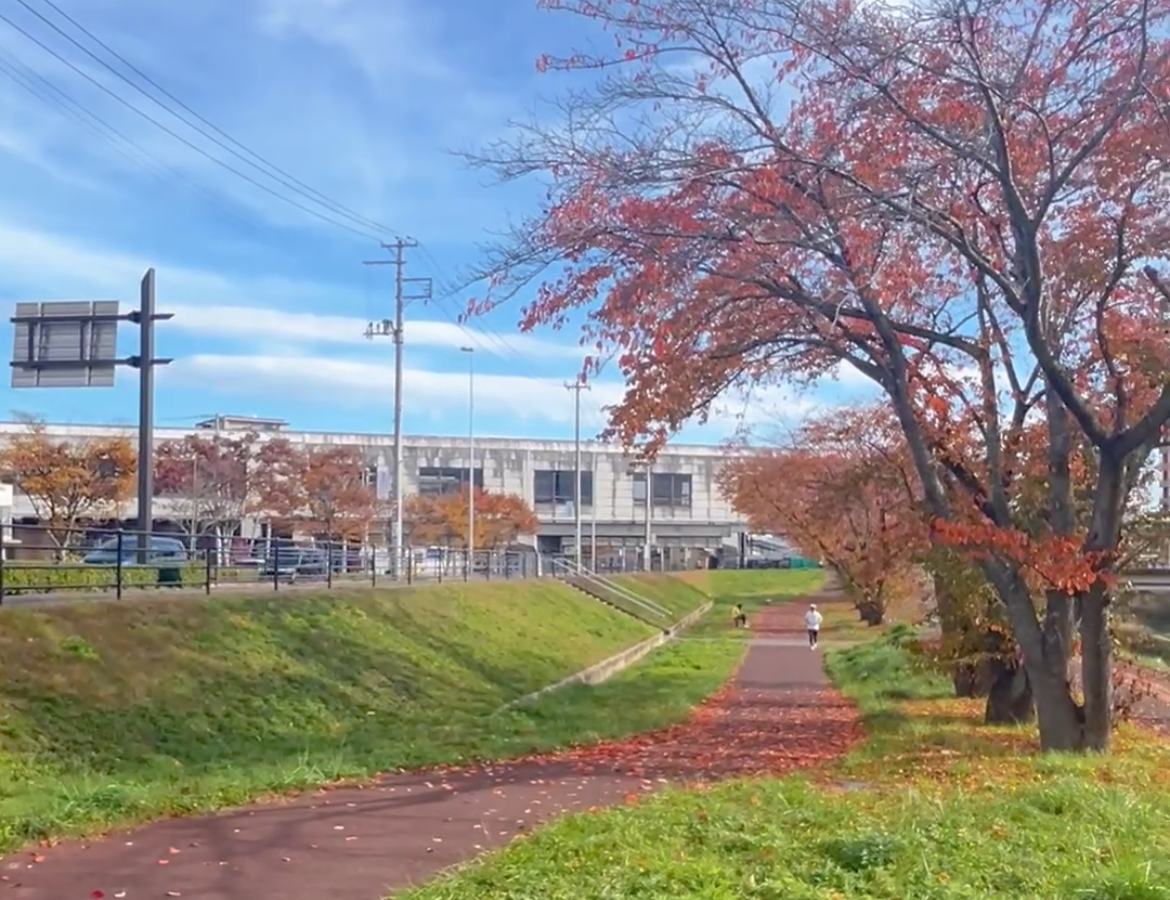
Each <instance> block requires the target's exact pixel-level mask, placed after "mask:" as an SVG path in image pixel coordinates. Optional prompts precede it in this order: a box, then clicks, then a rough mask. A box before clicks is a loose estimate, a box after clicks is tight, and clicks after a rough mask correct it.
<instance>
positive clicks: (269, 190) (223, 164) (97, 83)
mask: <svg viewBox="0 0 1170 900" xmlns="http://www.w3.org/2000/svg"><path fill="white" fill-rule="evenodd" d="M0 22H4V23H5V24H7V25H8V27H10V28H12V29H13V30H14V31H16V32H18V33H19V34H21V35H23V36H24V37H25V38H26V39H27V40H29V41H31V42H32V43H34V44H36V45H37V46H38V47H40V48H41V49H42V50H44V51H45V52H46V53H48V54H49V55H50V56H52V57H53V58H54V59H56V60H57V61H58V62H60V63H63V64H64V65H65V66H67V67H69V68H70V69H72V70H73V71H74V72H76V73H77V74H78V75H80V76H81V77H82V78H84V79H85V80H86V81H88V82H89V83H90V84H92V85H94V87H96V88H98V89H99V90H100V91H102V92H103V93H105V94H107V95H109V96H110V97H112V98H113V99H114V100H117V101H118V102H119V103H120V104H122V105H123V106H125V107H126V108H127V109H129V110H130V111H131V112H133V113H135V114H136V115H138V116H140V117H142V118H143V119H145V120H146V121H148V122H150V123H151V124H152V125H154V126H155V127H156V128H158V129H160V130H161V131H163V132H165V133H166V134H168V135H170V136H171V137H173V138H174V139H175V140H177V141H179V142H180V143H181V144H183V145H184V146H186V147H188V148H190V149H191V150H194V151H195V152H196V153H198V154H199V155H200V156H203V157H205V158H207V159H209V160H211V162H213V163H215V164H216V165H217V166H220V167H221V168H223V169H225V170H227V171H228V172H231V173H232V174H233V175H236V176H237V177H239V178H242V179H243V180H244V181H246V182H248V183H249V184H251V185H254V186H255V187H258V188H260V190H262V191H264V192H265V193H268V194H271V195H272V196H273V197H276V198H277V199H278V200H283V201H284V202H285V203H287V204H289V205H290V206H294V207H296V208H297V209H299V210H301V211H302V212H306V213H308V214H309V215H311V216H316V217H317V218H318V219H321V220H322V221H324V222H328V223H329V224H331V225H334V226H336V227H338V228H342V229H344V230H345V231H348V232H350V233H351V234H356V235H358V236H359V237H363V238H374V239H377V238H378V235H377V234H374V233H372V232H370V231H363V230H359V229H357V228H353V227H351V226H349V225H346V224H345V223H344V222H339V221H338V220H337V219H333V218H331V217H329V216H327V215H325V214H324V213H321V212H318V211H317V210H315V209H312V208H311V207H308V206H305V205H304V204H303V203H299V202H297V201H296V200H294V199H292V198H291V197H286V196H285V195H283V194H281V193H279V192H278V191H275V190H273V189H272V188H270V187H269V186H268V185H266V184H264V183H262V182H260V181H257V180H256V179H255V178H253V177H251V176H250V175H247V174H245V173H244V172H241V171H240V170H239V169H236V168H233V167H232V166H231V165H229V164H228V163H226V162H224V161H223V160H222V159H220V158H219V157H217V156H213V155H212V154H210V153H208V152H207V151H206V150H204V149H203V148H202V147H200V146H199V145H198V144H195V143H194V142H192V141H190V140H188V139H187V138H185V137H183V136H182V135H181V134H179V133H178V132H176V131H175V130H174V129H173V128H169V127H167V126H166V125H164V124H163V123H162V122H160V121H158V119H156V118H154V117H153V116H151V115H150V114H149V113H147V112H143V111H142V110H141V109H139V108H138V107H137V106H135V105H134V104H133V103H131V102H130V101H129V100H127V99H126V98H125V97H122V96H120V95H119V94H117V93H116V92H114V91H112V90H111V89H110V88H108V87H106V86H105V85H104V84H102V83H101V82H100V81H98V80H97V79H96V78H94V77H93V76H92V75H90V74H89V73H88V72H86V71H84V70H83V69H81V68H80V67H79V66H77V65H75V64H74V63H73V62H71V61H70V60H68V59H66V58H65V57H63V56H62V55H61V54H60V53H58V52H57V51H56V50H54V49H53V48H52V47H49V46H48V45H47V44H45V43H44V42H43V41H41V40H40V39H39V38H37V37H36V36H35V35H32V34H30V33H29V32H28V31H26V30H25V29H24V28H22V27H21V26H19V25H17V24H16V23H15V22H13V21H12V19H10V18H8V16H6V15H4V14H3V13H0Z"/></svg>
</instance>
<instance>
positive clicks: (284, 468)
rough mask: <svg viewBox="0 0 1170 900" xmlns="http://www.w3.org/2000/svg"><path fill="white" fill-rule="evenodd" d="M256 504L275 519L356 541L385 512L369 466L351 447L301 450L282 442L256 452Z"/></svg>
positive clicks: (332, 537) (301, 448) (284, 441)
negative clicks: (369, 477)
mask: <svg viewBox="0 0 1170 900" xmlns="http://www.w3.org/2000/svg"><path fill="white" fill-rule="evenodd" d="M255 484H256V505H257V507H258V508H259V509H261V510H263V511H265V512H267V513H268V514H269V515H271V516H272V517H273V518H274V519H275V520H276V521H279V522H284V523H286V524H288V523H294V522H295V523H299V524H303V525H305V526H308V527H311V528H312V529H313V530H315V531H317V532H318V533H320V534H323V535H324V536H325V537H327V538H329V539H331V540H343V539H344V540H357V539H361V538H363V537H364V536H365V534H366V533H367V532H368V529H369V526H370V523H371V522H373V521H374V519H375V518H376V517H377V516H378V515H379V513H380V511H381V510H380V505H379V503H378V500H377V495H376V493H375V491H374V488H373V487H372V486H370V485H368V484H367V483H366V463H365V458H364V457H363V456H362V454H361V452H360V451H359V450H357V449H355V448H352V447H329V448H316V447H297V446H295V445H293V444H292V443H291V442H290V441H288V440H286V439H284V438H281V439H278V440H274V441H269V442H267V443H266V444H264V445H263V446H262V447H261V449H260V452H259V453H258V454H257V471H256V475H255Z"/></svg>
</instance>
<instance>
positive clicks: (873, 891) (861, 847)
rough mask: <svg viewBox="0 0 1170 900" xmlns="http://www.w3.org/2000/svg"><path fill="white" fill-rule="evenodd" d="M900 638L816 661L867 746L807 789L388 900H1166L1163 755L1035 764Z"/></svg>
mask: <svg viewBox="0 0 1170 900" xmlns="http://www.w3.org/2000/svg"><path fill="white" fill-rule="evenodd" d="M905 636H906V632H905V631H902V630H897V631H895V632H893V633H892V634H891V635H889V636H886V637H884V638H881V639H879V640H878V641H874V642H870V643H867V644H864V645H861V646H858V647H855V648H851V649H848V650H841V651H836V652H834V653H832V654H830V658H829V662H830V670H831V671H832V673H833V676H834V678H835V679H836V681H837V682H838V684H839V685H840V686H841V687H842V688H843V689H844V690H845V691H846V692H847V693H848V694H849V695H850V696H852V697H853V698H854V699H855V700H856V701H857V702H858V704H859V706H860V708H861V710H862V712H863V714H864V715H865V716H866V719H867V721H868V724H869V728H870V731H871V737H870V739H869V740H868V741H867V742H866V743H865V744H863V745H862V746H861V747H860V748H859V749H858V750H857V751H855V752H854V753H853V754H851V755H850V756H849V757H848V758H847V759H846V760H845V761H844V762H842V763H840V764H837V765H834V766H833V767H831V768H828V769H825V770H822V771H819V772H815V773H813V774H812V775H809V776H805V777H803V778H790V779H785V780H777V781H743V782H738V783H731V784H726V785H722V786H719V787H716V788H712V789H709V790H704V791H682V790H678V791H673V792H669V793H664V794H661V795H659V796H657V797H654V798H652V799H650V800H648V801H645V802H644V803H642V804H640V805H637V806H634V807H624V808H620V809H613V810H609V811H606V812H603V813H599V814H592V815H583V816H575V817H572V818H567V819H563V820H561V821H560V822H558V823H556V824H554V825H553V826H551V827H549V828H547V829H545V830H543V831H541V832H538V833H537V834H535V835H533V836H531V837H529V838H526V839H524V840H522V841H518V842H517V843H514V844H513V845H511V846H510V847H509V848H507V849H506V850H504V851H503V852H501V853H499V854H497V855H495V856H493V857H490V858H488V859H487V860H485V861H484V862H481V863H478V864H475V865H473V866H470V867H468V868H467V869H465V870H463V871H461V872H459V873H457V874H455V875H453V876H450V877H448V878H445V879H441V880H438V881H436V882H434V883H432V884H430V885H428V886H425V887H423V888H422V889H421V890H418V891H415V892H412V893H408V894H406V895H404V896H403V895H399V897H398V898H397V900H454V898H464V897H475V898H477V900H528V898H534V900H535V898H543V900H593V898H600V897H604V898H606V900H643V898H657V897H671V898H675V900H745V898H747V900H1007V898H1012V900H1057V898H1079V900H1167V898H1170V751H1168V749H1167V746H1166V745H1165V744H1164V743H1162V742H1160V741H1159V740H1158V739H1157V738H1155V737H1153V736H1152V735H1149V734H1146V733H1143V732H1139V731H1137V730H1136V729H1133V728H1125V727H1123V728H1122V729H1121V732H1120V734H1119V735H1118V742H1117V743H1118V746H1117V750H1116V752H1115V753H1114V754H1113V755H1112V756H1110V757H1108V758H1105V759H1100V758H1095V759H1094V758H1083V757H1082V758H1070V757H1060V756H1045V757H1039V756H1038V755H1036V753H1035V746H1034V744H1035V742H1034V737H1033V733H1032V731H1031V730H1030V729H1023V728H1019V729H1016V728H996V729H987V728H984V727H982V726H980V725H979V724H978V722H979V714H980V712H981V709H980V704H979V703H978V702H974V703H972V702H966V701H956V700H954V699H953V698H951V697H950V695H949V691H948V690H947V686H946V684H945V683H944V682H943V681H942V680H941V679H938V678H936V677H933V676H931V675H929V674H927V673H924V672H922V671H921V670H919V669H917V668H916V667H915V666H914V665H913V664H912V662H911V658H910V656H909V655H908V653H907V651H906V650H905V649H904V648H903V646H902V644H901V641H903V640H904V638H905Z"/></svg>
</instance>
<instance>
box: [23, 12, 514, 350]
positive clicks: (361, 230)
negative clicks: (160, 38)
mask: <svg viewBox="0 0 1170 900" xmlns="http://www.w3.org/2000/svg"><path fill="white" fill-rule="evenodd" d="M17 2H18V3H19V4H20V5H21V6H22V7H24V8H25V9H26V10H27V11H28V12H29V13H31V14H32V15H33V16H35V17H36V18H37V19H38V20H40V21H41V22H43V23H44V24H45V25H47V26H48V27H49V28H51V29H52V30H53V31H54V32H56V33H57V34H59V35H60V36H61V37H63V38H65V39H66V40H67V41H69V42H70V43H71V44H72V45H73V46H75V47H77V48H78V49H79V50H81V51H82V52H83V53H84V54H86V56H88V57H89V58H91V59H93V60H94V61H95V62H97V63H98V64H99V65H100V66H101V67H102V68H103V69H105V70H107V71H109V72H110V73H112V74H113V75H114V76H115V77H117V78H118V79H119V80H120V81H122V82H124V83H125V84H127V85H129V86H130V87H131V88H132V89H134V90H135V91H136V92H138V93H139V94H141V95H142V96H144V97H146V98H147V99H148V100H150V101H151V102H152V103H153V104H155V105H156V106H157V107H159V108H160V109H162V110H164V111H165V112H167V113H169V114H170V115H171V116H173V117H174V118H175V119H177V120H178V121H179V122H182V123H183V124H184V125H186V126H187V127H189V128H191V129H192V130H193V131H195V132H196V133H198V134H199V135H201V136H202V137H204V138H206V139H207V140H209V141H210V142H212V143H213V144H214V145H215V146H217V147H219V148H220V149H222V150H225V151H226V152H228V153H230V154H231V155H232V156H233V157H235V158H237V159H239V160H240V161H241V162H242V163H244V164H246V165H247V166H248V167H250V168H251V169H253V170H255V171H257V172H259V173H260V174H261V175H263V176H265V177H267V178H270V179H272V180H273V181H275V182H276V183H278V184H280V185H281V186H282V187H284V188H286V189H288V190H291V191H292V192H293V193H294V194H295V195H297V196H300V197H302V198H304V199H306V200H307V201H309V202H311V203H315V204H316V205H318V206H321V207H323V208H325V209H327V210H329V212H331V213H334V214H336V215H337V216H340V217H342V218H343V220H342V221H339V220H338V219H336V218H333V217H332V216H330V215H326V214H323V213H322V212H320V211H319V210H316V209H313V208H311V207H308V206H306V205H304V204H303V203H300V202H299V201H297V200H296V199H293V198H290V197H288V196H286V195H284V194H282V193H281V192H279V191H277V190H274V189H273V188H272V187H270V186H269V185H266V184H264V183H263V182H260V181H258V180H257V179H255V178H253V177H252V176H250V175H248V174H247V173H245V172H242V171H240V170H239V169H237V168H235V167H234V166H232V165H230V164H229V163H227V162H225V161H224V160H222V159H220V158H219V157H217V156H215V155H213V154H212V153H209V152H208V151H207V150H206V149H204V148H202V147H200V146H199V145H198V144H196V143H194V142H193V141H191V140H189V139H188V138H186V137H184V136H183V135H182V134H179V133H178V132H176V131H175V130H174V129H173V128H170V127H169V126H167V125H166V124H164V123H163V122H160V121H159V120H158V119H156V118H155V117H154V116H152V115H150V114H149V113H147V112H145V111H144V110H142V109H141V108H139V107H138V106H136V105H135V104H133V103H131V102H130V101H129V100H127V99H126V98H125V97H123V96H121V95H120V94H118V93H117V92H115V91H113V90H112V89H111V88H110V87H108V86H107V85H105V84H102V83H101V82H100V81H99V80H97V79H96V78H94V77H93V76H92V75H91V74H90V73H88V72H86V71H85V70H84V69H82V68H80V67H79V66H77V65H76V64H75V63H73V62H72V61H71V60H69V59H67V58H66V57H64V56H62V55H61V54H60V53H59V52H57V51H56V50H55V49H53V48H52V47H50V46H49V45H47V44H46V43H45V42H43V41H42V40H40V39H39V38H38V37H36V36H35V35H33V34H32V33H30V32H29V31H28V30H26V29H25V28H23V27H21V25H19V24H17V23H16V22H14V21H13V20H12V19H11V18H9V17H8V16H6V15H4V14H3V13H0V22H4V23H5V24H7V25H8V26H9V27H10V28H12V29H13V30H15V31H16V32H18V33H19V34H21V35H22V36H23V37H24V38H25V39H26V40H28V41H30V42H31V43H33V44H35V45H36V46H38V47H39V48H40V49H41V50H43V51H44V52H45V53H47V54H49V55H50V56H51V57H52V58H54V59H56V60H57V61H58V62H60V63H62V64H63V65H65V66H66V67H68V68H69V69H71V70H72V71H73V72H75V73H76V74H78V75H80V76H81V77H82V78H84V79H85V80H86V81H88V82H89V83H90V84H92V85H93V86H95V87H97V88H98V89H99V90H100V91H102V92H103V93H104V94H106V95H107V96H109V97H110V98H112V99H113V100H115V101H116V102H117V103H119V104H120V105H121V106H123V107H125V108H126V109H128V110H130V111H131V112H133V113H134V114H135V115H137V116H139V117H140V118H142V119H145V120H146V121H147V122H149V123H150V124H152V125H154V126H155V127H156V128H158V129H159V130H161V131H162V132H164V133H165V134H167V135H168V136H170V137H172V138H173V139H175V140H177V141H179V142H180V143H181V144H183V145H184V146H186V147H187V148H189V149H191V150H193V151H194V152H196V153H198V154H199V155H200V156H202V157H204V158H206V159H208V160H209V161H211V162H213V163H214V164H216V165H217V166H219V167H221V168H222V169H224V170H226V171H227V172H229V173H231V174H234V175H236V176H237V177H239V178H241V179H243V180H244V181H245V182H247V183H249V184H251V185H253V186H254V187H257V188H259V189H260V190H262V191H264V192H266V193H267V194H269V195H271V196H273V197H276V198H277V199H279V200H282V201H283V202H285V203H287V204H289V205H291V206H293V207H294V208H296V209H299V210H301V211H302V212H305V213H307V214H309V215H312V216H314V217H316V218H318V219H320V220H322V221H324V222H326V223H328V224H331V225H333V226H335V227H338V228H341V229H344V230H345V231H347V232H350V233H352V234H356V235H358V236H361V237H368V238H374V239H378V240H381V239H382V238H383V237H384V236H385V235H386V234H390V235H394V236H397V233H396V232H395V231H394V229H392V228H390V227H389V226H386V225H384V224H382V223H380V222H378V221H376V220H374V219H371V218H369V217H367V216H364V215H362V214H361V213H358V212H356V211H354V210H353V209H351V208H349V207H347V206H345V205H344V204H343V203H341V202H339V201H336V200H334V199H332V198H330V197H329V196H327V195H326V194H323V193H322V192H320V191H318V190H316V189H315V188H313V187H312V186H311V185H308V184H307V183H305V182H304V181H302V180H300V179H298V178H296V176H294V175H292V174H291V173H289V172H287V171H286V170H284V169H282V168H281V167H280V166H278V165H276V164H275V163H273V162H272V161H271V160H269V159H267V158H266V157H264V156H263V155H262V154H260V153H257V152H256V151H254V150H252V149H251V148H249V147H248V146H247V145H245V144H243V143H242V142H240V141H238V140H237V139H236V138H234V137H232V136H231V135H230V134H228V133H227V132H226V131H224V130H223V129H221V128H220V127H219V126H217V125H215V124H214V123H213V122H211V121H210V120H209V119H207V118H206V117H205V116H203V115H202V114H201V113H199V112H198V111H196V110H195V109H193V108H192V107H191V106H190V105H188V104H187V103H185V102H184V101H183V100H181V99H180V98H179V97H177V96H176V95H175V94H174V93H172V92H171V91H169V90H167V89H166V88H165V87H163V86H162V85H161V84H159V83H158V82H157V81H156V80H155V79H153V78H151V77H150V75H148V74H147V73H146V72H144V71H143V70H142V69H141V68H139V67H138V66H136V65H134V64H133V63H132V62H130V61H129V60H128V59H126V58H125V57H124V56H123V55H122V54H120V53H118V52H117V51H116V50H115V49H114V48H112V47H111V46H110V45H109V44H107V43H106V42H105V41H103V40H102V39H101V38H100V37H98V36H97V35H95V34H94V33H93V32H92V31H91V30H90V29H88V28H87V27H86V26H85V25H83V24H82V23H80V22H79V21H78V20H77V19H76V18H74V17H73V16H71V15H70V14H69V13H68V12H66V11H65V10H63V9H61V7H60V6H58V5H57V4H56V3H54V2H53V0H41V2H42V3H43V4H44V5H45V6H46V7H48V8H49V9H51V10H53V11H54V12H55V13H56V14H57V15H58V16H60V17H61V18H62V19H63V20H64V21H66V22H68V23H69V24H70V25H72V26H73V27H74V28H75V29H77V31H78V32H79V33H81V34H82V35H84V36H85V37H87V38H88V39H89V40H91V41H92V42H93V43H94V44H95V45H96V46H98V47H100V48H101V49H102V50H104V51H105V52H106V53H108V54H109V55H110V57H112V58H113V59H114V60H116V61H117V62H119V63H121V64H122V65H123V66H125V67H126V69H127V70H128V71H130V72H132V73H133V74H134V75H136V76H137V77H138V78H140V79H142V81H143V82H145V83H146V84H148V85H150V86H151V87H152V88H154V90H156V91H157V92H158V93H159V94H160V95H162V96H163V97H165V98H166V99H167V100H169V101H170V102H171V103H173V104H174V105H175V106H177V107H178V108H179V109H181V110H182V111H183V112H185V113H186V114H187V115H186V116H184V115H182V114H180V113H179V112H176V110H175V109H174V108H172V107H171V106H169V105H168V104H167V103H166V102H164V101H162V100H160V99H159V98H158V97H156V96H154V95H152V94H151V93H150V92H148V91H146V90H145V89H144V88H143V87H142V86H141V85H139V84H137V83H135V82H134V81H133V80H131V79H130V78H128V77H127V76H126V75H125V74H124V73H122V72H120V71H118V70H117V69H116V68H115V67H114V66H112V65H110V63H109V62H108V61H106V60H104V59H102V58H101V57H100V56H99V55H98V54H96V53H94V52H93V51H92V50H91V49H90V48H88V47H86V46H85V45H84V44H82V43H81V42H80V41H78V40H77V39H76V38H75V37H74V36H73V35H71V34H69V33H68V32H66V31H65V30H64V29H62V28H61V27H60V26H59V25H58V24H57V23H55V22H53V21H52V20H51V19H49V18H48V17H47V16H45V15H44V14H43V13H41V12H40V11H38V10H37V9H35V8H34V7H33V6H32V5H31V4H30V3H29V2H28V0H17ZM14 61H15V60H14ZM21 65H23V64H21ZM26 68H27V67H26ZM0 71H3V72H4V74H6V75H8V77H10V78H12V77H14V76H13V74H12V73H11V72H9V71H4V70H3V69H0ZM28 71H29V72H31V74H32V75H33V76H35V77H36V78H37V79H38V80H40V81H41V82H42V83H43V84H44V85H45V86H46V87H48V88H49V89H50V90H52V91H53V92H54V93H55V94H57V95H59V96H60V97H61V98H63V101H64V102H63V103H62V102H58V101H57V100H56V98H53V97H45V96H44V95H43V94H41V93H38V92H37V91H36V90H35V89H33V88H32V87H31V86H30V85H28V84H23V83H22V86H23V87H25V89H26V90H30V92H32V93H33V94H34V95H35V96H38V97H39V98H40V99H42V101H44V102H49V103H52V104H53V105H55V106H58V107H60V108H61V111H62V112H64V113H66V114H67V115H70V117H72V118H76V119H78V120H79V121H81V122H82V123H83V124H86V127H88V128H90V129H91V130H95V129H96V130H97V133H100V134H102V135H103V136H104V138H105V139H106V140H109V141H110V142H111V143H113V144H114V145H115V146H116V147H117V148H118V150H119V152H121V153H123V155H126V156H127V157H128V158H130V159H131V160H132V161H134V162H136V163H138V164H140V165H144V166H146V167H147V168H148V169H149V170H150V171H151V172H152V174H154V175H156V176H157V177H163V178H164V179H165V176H164V175H161V174H160V171H158V170H161V171H162V172H165V173H167V174H169V175H170V176H172V177H174V178H178V179H180V180H182V181H184V182H185V183H187V184H189V185H190V186H192V187H194V188H196V189H197V190H200V191H201V192H203V193H206V194H208V195H209V196H211V197H212V198H215V194H214V193H213V192H210V191H207V190H206V189H205V188H203V187H202V186H201V185H199V184H198V182H195V181H193V180H192V179H190V178H188V177H187V176H185V175H184V174H183V173H182V172H180V171H178V170H176V169H174V168H172V167H170V166H167V165H166V164H165V163H163V162H162V161H161V160H159V159H158V157H156V156H154V155H153V154H151V153H149V151H146V150H145V149H144V148H141V147H140V146H138V145H137V144H135V143H134V141H132V140H131V139H130V138H129V137H127V136H126V135H125V134H124V133H123V132H121V131H119V130H118V129H117V128H115V127H114V126H112V125H110V124H109V123H108V122H106V121H105V120H104V119H102V118H101V117H100V116H97V115H96V114H95V113H93V112H91V111H90V110H88V109H86V108H85V107H84V106H83V105H82V104H80V103H78V102H77V101H76V100H74V99H73V98H71V97H69V96H68V95H67V94H65V92H64V91H62V90H61V89H60V88H58V87H57V86H56V85H54V84H53V83H52V82H50V81H48V80H47V79H44V78H43V76H40V75H39V74H38V73H36V72H35V71H33V70H31V69H29V70H28ZM27 77H28V76H27V75H26V78H27ZM15 80H17V81H18V83H21V82H20V80H19V79H15ZM65 104H68V105H67V106H66V105H65ZM87 119H88V120H90V121H88V122H87V121H86V120H87ZM192 119H194V120H195V122H193V121H192ZM196 123H200V124H196ZM201 126H206V127H201ZM118 141H120V142H121V144H119V143H117V142H118ZM122 145H125V146H122ZM135 154H138V155H137V156H136V155H135ZM151 164H153V166H152V165H151ZM154 167H157V169H156V168H154ZM273 173H275V174H273ZM419 248H420V250H421V252H422V254H423V256H424V258H425V259H426V260H427V261H428V263H429V264H430V267H431V268H432V269H433V274H434V277H435V280H436V281H438V282H439V287H440V293H439V295H438V296H433V297H432V298H431V300H430V302H431V305H433V306H434V307H435V308H436V309H437V310H438V311H439V313H440V314H441V315H442V316H443V317H444V318H446V319H447V320H448V321H449V322H451V323H452V324H453V325H455V326H456V327H458V328H459V329H460V330H461V331H462V332H463V333H464V335H466V336H467V337H468V340H469V341H470V342H471V343H473V344H476V345H477V346H478V347H479V348H480V349H481V350H484V351H485V352H487V353H490V354H491V355H493V356H496V357H497V358H500V359H505V358H506V357H508V356H510V357H512V358H513V359H515V360H517V361H519V362H520V363H521V364H523V365H525V367H526V368H527V367H529V366H530V364H531V360H530V358H528V357H526V356H525V355H524V354H523V353H522V352H521V351H520V350H518V349H517V348H516V347H515V346H514V345H513V344H512V343H510V342H509V341H508V340H507V339H506V338H505V337H504V336H503V335H501V334H500V333H499V332H497V331H495V330H494V329H491V328H486V327H479V328H476V329H474V330H473V329H469V328H468V327H467V325H466V324H465V323H464V321H463V317H462V315H461V314H460V313H459V312H454V313H453V312H452V310H451V309H450V307H449V301H451V300H452V299H453V298H454V297H455V296H456V294H457V293H458V289H457V288H456V287H455V286H453V285H452V284H451V283H450V282H446V281H445V280H444V279H443V276H442V274H441V270H442V267H441V265H440V264H439V263H438V261H437V260H436V259H435V257H434V255H433V254H432V253H431V252H430V250H429V249H428V248H427V247H425V246H423V245H421V244H420V245H419ZM485 341H488V342H490V343H491V344H494V347H493V346H489V345H488V344H487V343H485Z"/></svg>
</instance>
